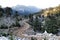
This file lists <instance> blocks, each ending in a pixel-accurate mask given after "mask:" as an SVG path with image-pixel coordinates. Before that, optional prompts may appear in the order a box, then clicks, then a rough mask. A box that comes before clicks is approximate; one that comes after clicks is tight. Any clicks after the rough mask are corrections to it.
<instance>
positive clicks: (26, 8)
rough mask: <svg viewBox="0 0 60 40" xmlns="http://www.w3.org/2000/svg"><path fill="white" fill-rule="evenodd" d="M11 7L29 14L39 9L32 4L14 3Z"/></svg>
mask: <svg viewBox="0 0 60 40" xmlns="http://www.w3.org/2000/svg"><path fill="white" fill-rule="evenodd" d="M12 9H13V10H16V11H18V12H19V13H21V14H30V13H35V12H38V11H40V10H41V9H38V8H37V7H34V6H24V5H16V6H14V7H12Z"/></svg>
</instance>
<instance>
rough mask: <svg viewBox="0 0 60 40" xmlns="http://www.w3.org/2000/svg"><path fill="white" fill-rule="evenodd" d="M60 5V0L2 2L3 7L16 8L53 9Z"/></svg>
mask: <svg viewBox="0 0 60 40" xmlns="http://www.w3.org/2000/svg"><path fill="white" fill-rule="evenodd" d="M58 4H60V0H0V5H2V6H3V7H6V6H9V7H12V6H16V5H26V6H36V7H38V8H47V7H53V6H56V5H58Z"/></svg>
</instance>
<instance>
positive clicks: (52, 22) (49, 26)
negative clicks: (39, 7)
mask: <svg viewBox="0 0 60 40" xmlns="http://www.w3.org/2000/svg"><path fill="white" fill-rule="evenodd" d="M44 28H45V30H46V31H47V32H48V33H53V34H57V33H58V26H57V19H56V17H55V16H53V15H52V16H49V17H48V18H47V19H46V20H45V27H44Z"/></svg>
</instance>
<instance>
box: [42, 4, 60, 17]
mask: <svg viewBox="0 0 60 40" xmlns="http://www.w3.org/2000/svg"><path fill="white" fill-rule="evenodd" d="M51 14H60V5H59V6H56V7H50V8H46V9H43V13H42V15H44V16H48V15H51Z"/></svg>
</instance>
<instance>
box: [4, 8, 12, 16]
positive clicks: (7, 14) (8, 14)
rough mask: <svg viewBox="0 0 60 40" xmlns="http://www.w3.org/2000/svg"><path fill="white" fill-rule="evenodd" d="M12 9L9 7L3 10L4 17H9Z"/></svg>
mask: <svg viewBox="0 0 60 40" xmlns="http://www.w3.org/2000/svg"><path fill="white" fill-rule="evenodd" d="M11 12H12V9H11V8H10V7H6V8H5V13H6V16H11Z"/></svg>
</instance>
